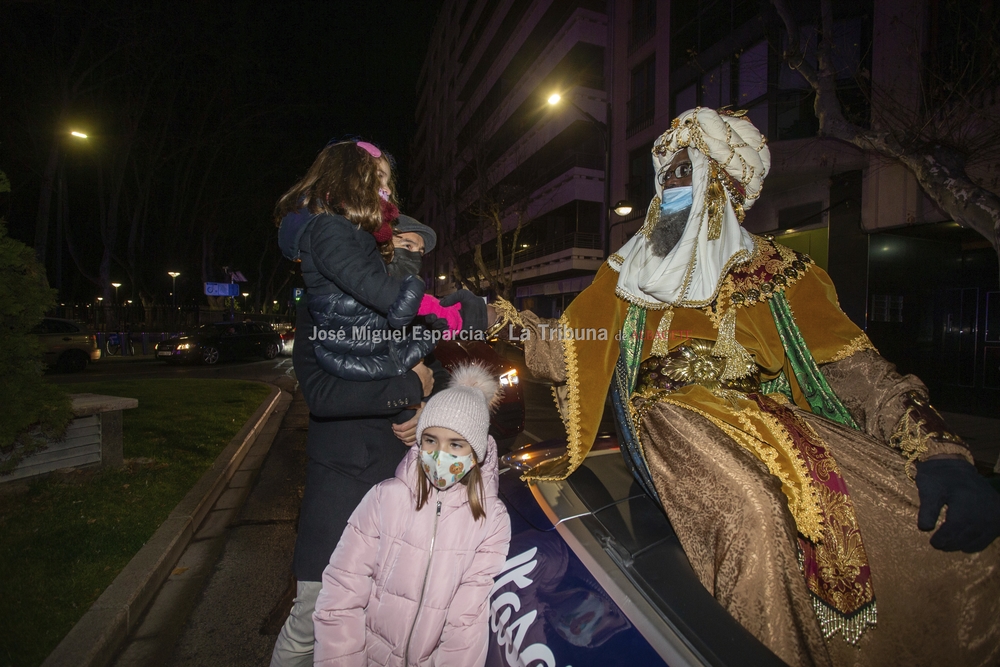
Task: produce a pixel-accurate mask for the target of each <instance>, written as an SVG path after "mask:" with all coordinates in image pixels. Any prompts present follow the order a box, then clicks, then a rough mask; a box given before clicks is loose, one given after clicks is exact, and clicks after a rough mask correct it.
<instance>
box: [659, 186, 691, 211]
mask: <svg viewBox="0 0 1000 667" xmlns="http://www.w3.org/2000/svg"><path fill="white" fill-rule="evenodd" d="M693 203H694V194H693V187H692V186H690V185H681V186H679V187H676V188H668V189H666V190H664V191H663V194H662V195H660V213H661V214H663V213H677V212H678V211H683V210H684V209H686V208H690V207H691V204H693Z"/></svg>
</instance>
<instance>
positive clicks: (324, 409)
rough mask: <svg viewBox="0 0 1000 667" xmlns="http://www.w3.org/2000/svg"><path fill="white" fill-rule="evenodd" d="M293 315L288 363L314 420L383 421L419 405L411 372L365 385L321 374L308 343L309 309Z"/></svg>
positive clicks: (418, 389) (416, 381)
mask: <svg viewBox="0 0 1000 667" xmlns="http://www.w3.org/2000/svg"><path fill="white" fill-rule="evenodd" d="M297 315H298V317H297V321H296V329H295V347H294V348H293V353H292V363H293V365H294V367H295V377H296V378H297V379H298V381H299V386H300V387H302V394H303V396H304V398H305V400H306V405H308V406H309V412H311V413H312V414H313V415H314V416H316V417H322V418H336V417H383V416H385V417H387V416H392V415H395V414H397V413H398V412H399V411H400V410H402V409H404V408H405V407H406V406H408V405H415V404H417V403H419V402H420V399H421V397H422V394H423V388H422V386H421V384H420V378H419V377H418V376H417V374H416V373H414V372H413V371H407V372H406V373H405V374H403V375H398V376H396V377H393V378H389V379H387V380H370V381H367V382H354V381H350V380H343V379H341V378H338V377H336V376H335V375H330V374H329V373H327V372H326V371H324V370H323V369H322V368H320V367H319V364H318V363H317V362H316V352H315V350H314V349H313V343H312V341H310V340H309V334H310V333H311V332H312V330H313V321H312V318H311V317H310V315H309V309H308V308H306V307H305V306H304V305H303V306H299V309H298V314H297Z"/></svg>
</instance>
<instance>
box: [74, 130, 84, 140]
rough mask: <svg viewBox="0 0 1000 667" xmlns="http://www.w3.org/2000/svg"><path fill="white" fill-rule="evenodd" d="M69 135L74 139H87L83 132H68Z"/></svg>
mask: <svg viewBox="0 0 1000 667" xmlns="http://www.w3.org/2000/svg"><path fill="white" fill-rule="evenodd" d="M70 134H71V135H73V136H74V137H76V138H77V139H87V138H88V137H87V134H86V133H85V132H78V131H77V130H73V131H72V132H70Z"/></svg>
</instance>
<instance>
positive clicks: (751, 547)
mask: <svg viewBox="0 0 1000 667" xmlns="http://www.w3.org/2000/svg"><path fill="white" fill-rule="evenodd" d="M762 247H764V246H763V244H762ZM764 249H765V250H766V247H765V248H764ZM772 250H774V248H772ZM617 277H618V276H617V273H615V272H614V271H612V270H611V269H609V268H608V266H607V265H605V266H603V267H602V268H601V270H600V271H599V272H598V274H597V276H596V277H595V280H594V283H593V284H592V285H591V286H590V287H589V288H588V289H587V290H585V291H584V292H583V293H581V294H580V295H579V296H578V297H577V298H576V299H574V301H573V303H572V304H571V305H570V307H569V308H568V309H567V311H566V313H565V314H564V316H563V317H562V318H561V319H560V320H559V321H558V322H556V321H545V320H540V319H539V318H537V317H535V316H534V315H533V314H531V313H528V312H525V313H521V320H522V323H523V325H524V326H525V327H526V328H527V329H528V330H529V334H530V335H529V337H528V339H527V340H526V341H525V358H526V362H527V364H528V366H529V368H530V369H531V370H532V372H534V373H535V374H536V375H539V376H541V377H545V378H548V379H550V380H552V381H553V382H555V383H557V384H559V385H561V386H559V387H557V390H556V392H555V393H556V394H557V401H558V402H559V404H560V409H561V411H562V413H563V415H564V421H565V423H566V428H567V436H568V443H569V446H568V452H567V456H566V457H564V459H562V460H556V461H553V462H550V463H549V464H547V465H546V466H545V467H543V468H539V469H536V470H534V471H532V473H531V477H532V478H535V479H545V478H564V477H565V476H566V475H567V474H569V473H570V472H571V471H572V470H573V469H575V468H576V466H577V465H579V462H580V461H581V460H582V459H583V457H584V456H586V453H587V452H588V451H589V448H590V446H591V444H592V443H593V440H594V437H595V435H596V434H597V428H598V425H599V423H600V419H601V415H602V412H603V409H604V403H605V398H606V396H607V393H608V389H609V386H610V384H611V381H612V375H613V373H614V368H615V363H616V361H617V359H618V355H619V342H618V341H617V340H616V333H618V332H619V331H620V330H621V328H622V325H623V323H624V322H625V316H626V313H627V310H628V306H629V304H628V303H627V302H625V301H623V300H622V299H620V298H619V297H617V296H616V294H615V285H616V282H617ZM732 287H733V285H730V288H732ZM735 288H736V290H735V291H741V292H742V293H743V294H746V293H747V290H748V289H752V288H753V286H752V285H749V286H748V285H746V284H743V285H735ZM724 289H725V288H724ZM721 293H722V292H721V291H720V294H721ZM752 294H753V293H752ZM757 294H759V292H757ZM784 294H785V297H786V299H787V301H788V303H789V305H790V307H791V310H792V312H793V315H794V317H795V321H796V323H797V324H798V327H799V329H800V331H801V333H802V336H803V338H804V339H805V342H806V344H807V346H808V348H809V349H810V351H811V352H812V355H813V357H814V359H815V361H816V362H817V364H819V365H820V366H821V368H822V371H823V373H824V375H825V376H826V378H827V381H828V382H829V384H830V385H831V387H832V388H833V390H834V391H835V393H836V394H837V395H838V397H839V398H840V400H841V401H842V402H843V404H844V406H845V407H846V408H847V410H848V411H849V412H850V414H851V416H852V417H853V418H854V421H855V422H856V423H857V425H858V427H859V429H860V431H856V430H854V429H851V428H848V427H844V426H841V425H839V424H836V423H834V422H831V421H829V420H827V419H824V418H821V417H818V416H816V415H813V414H812V412H811V411H810V408H809V404H808V402H807V401H806V400H805V398H804V396H803V394H802V391H801V389H800V388H799V386H798V384H797V382H796V380H795V375H794V373H793V372H792V370H791V367H790V362H789V360H788V359H787V358H786V355H785V351H784V348H783V346H782V343H781V340H780V338H779V335H778V331H777V328H776V326H775V324H774V320H773V317H772V315H771V312H770V309H769V307H768V305H767V303H766V301H765V300H760V299H757V300H756V302H755V303H750V304H744V305H745V307H741V308H739V310H738V313H737V318H736V332H735V336H736V340H737V341H738V342H739V343H740V344H741V345H742V346H743V347H744V348H745V349H746V350H747V351H748V352H749V353H750V354H752V355H753V356H754V359H755V360H756V362H757V364H758V366H759V367H760V369H761V377H762V379H763V380H769V379H772V378H774V377H776V376H777V375H778V374H779V372H781V371H782V370H783V371H784V372H785V375H786V377H788V379H789V382H790V384H791V390H792V397H793V404H792V405H791V406H790V407H791V411H792V413H794V415H795V417H796V419H798V420H800V421H801V422H803V423H804V424H806V425H807V427H806V429H805V430H807V431H810V432H811V433H810V437H815V439H816V440H817V441H818V442H821V443H822V444H823V445H824V446H825V448H826V450H827V451H828V452H830V454H832V457H833V459H834V460H835V461H836V464H837V465H838V466H839V472H840V474H841V475H842V477H843V479H844V480H845V482H846V485H847V487H848V489H849V493H850V500H851V503H852V504H853V509H854V512H853V516H854V517H856V524H857V525H856V526H855V527H854V529H855V531H857V530H860V534H861V535H862V536H863V539H864V550H865V552H866V554H867V560H868V563H869V564H870V567H871V577H872V581H873V583H874V588H875V595H876V597H877V600H878V624H877V626H876V627H874V628H872V629H870V630H868V631H867V632H865V634H864V635H863V636H862V637H861V638H860V640H859V641H858V646H857V647H854V646H851V645H849V644H847V643H845V642H844V641H842V640H841V639H840V638H839V636H838V635H834V637H833V638H831V639H829V640H825V639H824V635H823V631H822V629H821V627H820V625H819V621H818V620H817V618H816V614H815V613H814V610H813V606H812V602H811V598H810V594H809V589H808V588H807V584H806V580H805V579H804V577H803V574H802V571H801V570H800V565H799V553H798V548H797V539H798V537H799V536H800V535H801V534H802V533H803V531H802V530H801V529H802V528H803V527H805V528H806V530H808V529H809V526H810V524H809V517H808V507H807V506H808V503H807V502H799V503H798V505H796V503H795V502H793V501H794V493H793V492H792V491H793V489H790V488H789V487H795V486H796V483H797V482H796V477H797V475H800V474H801V470H798V471H797V470H796V462H795V460H794V458H795V457H794V456H786V457H778V458H779V459H780V460H779V461H777V462H776V461H775V460H771V461H769V462H768V461H765V460H764V457H765V456H766V454H762V452H765V451H767V452H775V451H777V452H781V451H782V450H783V443H781V442H779V440H780V439H781V433H782V429H780V428H771V427H770V426H769V423H768V416H767V415H766V414H763V411H761V410H760V409H759V408H758V406H757V403H756V402H754V401H750V400H744V399H742V398H741V399H735V405H734V399H733V398H732V397H729V398H726V399H724V398H721V397H719V396H717V395H715V394H713V393H712V392H710V391H708V390H706V389H705V388H704V387H701V386H699V385H690V386H687V387H683V388H681V389H678V390H676V391H673V392H671V393H669V394H668V395H665V396H663V395H661V396H657V397H652V398H650V399H648V401H647V403H648V404H644V402H643V399H642V398H641V397H639V398H638V400H637V401H634V402H635V403H638V404H639V406H640V410H639V415H640V424H639V439H640V443H641V447H642V453H643V456H644V457H645V460H646V463H647V465H648V467H649V469H650V472H651V474H652V478H653V482H654V485H655V487H656V490H657V493H658V495H659V496H660V500H661V502H662V504H663V506H664V510H665V511H666V513H667V516H668V517H669V518H670V520H671V523H672V524H673V526H674V528H675V530H676V532H677V535H678V537H679V539H680V541H681V544H682V545H683V546H684V549H685V552H686V553H687V555H688V558H689V559H690V561H691V564H692V566H693V567H694V570H695V571H696V572H697V574H698V576H699V578H700V579H701V581H702V583H703V584H704V585H705V587H706V588H707V589H708V590H709V591H710V592H712V593H713V595H715V597H716V599H718V600H719V602H720V603H721V604H723V606H725V607H726V608H727V609H728V610H729V611H730V613H732V614H733V616H734V617H735V618H736V619H737V620H738V621H740V622H741V623H742V624H743V625H744V626H745V627H747V629H748V630H750V631H751V632H752V633H753V634H754V635H755V636H757V637H758V638H759V639H760V640H761V641H762V642H763V643H764V644H765V645H767V646H768V647H769V648H771V650H773V651H774V652H775V653H777V654H778V656H779V657H781V658H782V659H783V660H785V661H786V662H788V663H789V664H791V665H886V664H927V665H932V664H950V665H988V664H989V665H994V664H998V663H1000V628H998V627H997V618H1000V541H998V542H995V543H994V544H992V545H991V546H990V547H989V548H988V549H986V550H985V551H983V552H980V553H978V554H961V553H957V554H956V553H944V552H940V551H937V550H935V549H933V548H932V547H931V546H930V544H929V537H930V533H922V532H920V531H919V530H917V527H916V524H917V509H918V507H919V498H918V496H917V491H916V487H915V485H914V483H913V481H912V480H911V479H910V478H909V476H908V474H907V460H906V458H904V456H903V455H901V452H900V451H899V448H898V447H897V448H895V449H894V448H893V447H892V445H890V444H889V442H890V440H892V439H893V436H894V434H898V433H899V428H900V425H901V424H905V422H906V419H907V410H908V405H909V404H908V403H907V397H908V396H911V395H913V393H914V392H916V393H917V394H920V395H922V396H926V389H925V387H924V386H923V384H922V383H921V382H920V381H919V380H918V379H917V378H915V377H913V376H906V377H902V376H900V375H899V374H898V373H896V372H895V369H894V367H893V366H892V365H891V364H889V363H888V362H886V361H885V360H884V359H882V357H880V356H879V355H878V354H877V352H875V351H874V349H872V348H871V345H870V343H868V342H867V337H865V336H864V334H863V332H861V330H860V329H858V328H857V327H856V326H855V325H854V324H853V323H852V322H851V321H850V320H849V319H848V318H847V316H846V315H844V313H843V312H842V311H841V310H840V308H839V305H838V302H837V297H836V291H835V289H834V286H833V284H832V282H831V281H830V279H829V277H828V276H827V275H826V273H825V272H823V271H822V270H821V269H819V268H818V267H815V266H813V267H811V268H810V270H808V271H806V272H804V273H803V274H802V275H799V276H798V277H797V280H796V281H793V282H791V284H789V285H788V286H787V287H786V288H785V291H784ZM664 312H665V311H664V310H648V311H647V314H646V323H645V331H646V332H655V331H656V330H657V327H658V324H659V320H660V318H661V317H662V316H663V313H664ZM543 325H544V326H543ZM545 326H547V327H548V329H547V330H543V329H544V327H545ZM556 326H561V327H569V328H571V329H573V331H574V336H575V337H576V338H580V337H581V335H582V337H585V338H586V337H588V335H589V334H588V333H587V330H588V329H593V330H595V331H600V330H601V329H606V330H607V332H608V335H607V336H606V340H594V339H590V340H567V339H566V338H567V336H565V335H563V336H561V337H554V336H552V328H553V327H556ZM670 329H671V330H672V331H674V332H677V334H678V335H676V336H670V337H669V339H668V342H669V345H668V346H669V347H670V348H674V347H676V346H678V345H680V344H682V343H683V342H684V340H685V339H686V338H697V339H706V340H715V339H716V338H717V336H718V331H717V329H716V328H715V326H714V325H713V320H712V318H711V317H710V316H709V314H706V311H705V310H703V309H694V308H680V309H674V311H673V320H672V323H671V326H670ZM652 338H653V336H651V335H646V336H644V344H643V352H642V358H643V359H646V358H647V357H648V356H649V354H650V350H651V347H652V343H653V340H652ZM633 398H636V397H635V396H634V397H633ZM737 407H738V408H739V409H736V408H737ZM896 440H899V439H898V438H896ZM918 440H920V439H919V438H918ZM914 442H915V441H914V440H913V439H912V438H911V439H909V440H906V439H904V440H902V441H899V443H898V444H899V445H901V446H902V447H903V448H904V450H906V449H907V448H908V452H907V453H909V454H910V457H911V458H913V457H916V456H920V457H926V456H929V455H932V454H939V453H952V454H961V455H963V456H965V457H967V458H969V455H968V450H966V449H965V448H964V447H961V446H960V445H958V444H956V443H954V442H950V441H947V440H944V439H939V438H933V437H931V438H923V439H922V441H919V442H918V443H917V444H919V446H917V444H914ZM970 460H971V458H970ZM798 487H799V488H800V489H801V488H803V487H802V480H799V483H798ZM793 510H794V514H795V516H793ZM835 546H836V547H837V548H838V549H841V554H842V555H843V553H844V551H843V550H845V549H849V548H850V547H851V545H835Z"/></svg>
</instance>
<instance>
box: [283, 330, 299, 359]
mask: <svg viewBox="0 0 1000 667" xmlns="http://www.w3.org/2000/svg"><path fill="white" fill-rule="evenodd" d="M280 335H281V354H283V355H284V356H286V357H290V356H292V351H294V350H295V327H291V328H290V329H286V330H285V331H282V332H281V334H280Z"/></svg>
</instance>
